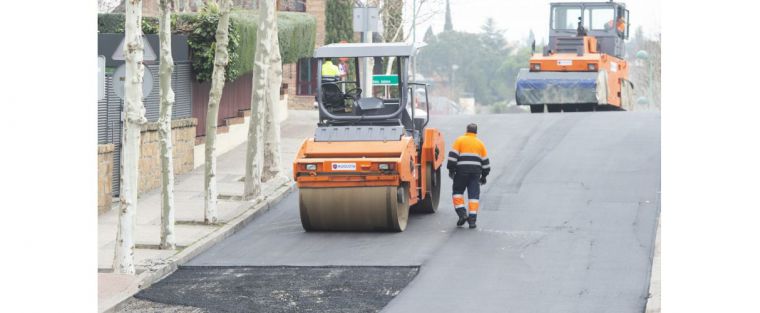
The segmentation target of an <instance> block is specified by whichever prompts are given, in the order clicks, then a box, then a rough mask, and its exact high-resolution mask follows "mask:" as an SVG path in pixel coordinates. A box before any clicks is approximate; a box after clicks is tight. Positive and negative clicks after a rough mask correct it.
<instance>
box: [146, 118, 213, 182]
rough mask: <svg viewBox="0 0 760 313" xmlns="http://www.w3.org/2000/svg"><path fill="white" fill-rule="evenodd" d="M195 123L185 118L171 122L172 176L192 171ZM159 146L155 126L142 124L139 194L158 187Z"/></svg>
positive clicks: (159, 169)
mask: <svg viewBox="0 0 760 313" xmlns="http://www.w3.org/2000/svg"><path fill="white" fill-rule="evenodd" d="M197 125H198V120H196V119H195V118H187V119H181V120H174V121H172V145H173V146H174V149H173V151H172V153H173V160H174V175H175V176H176V175H180V174H183V173H187V172H189V171H191V170H193V165H194V151H193V147H194V146H195V128H196V126H197ZM160 155H161V147H160V145H159V134H158V123H148V124H145V125H143V127H142V130H141V132H140V163H139V169H140V172H139V174H138V175H139V179H140V181H139V183H138V192H139V193H142V192H145V191H148V190H151V189H154V188H157V187H159V186H161V158H160Z"/></svg>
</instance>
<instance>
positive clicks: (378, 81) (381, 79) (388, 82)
mask: <svg viewBox="0 0 760 313" xmlns="http://www.w3.org/2000/svg"><path fill="white" fill-rule="evenodd" d="M372 85H375V86H395V85H398V75H372Z"/></svg>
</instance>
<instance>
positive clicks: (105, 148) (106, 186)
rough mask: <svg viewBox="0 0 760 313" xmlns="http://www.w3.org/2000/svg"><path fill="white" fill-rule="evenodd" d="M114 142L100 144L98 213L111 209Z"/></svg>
mask: <svg viewBox="0 0 760 313" xmlns="http://www.w3.org/2000/svg"><path fill="white" fill-rule="evenodd" d="M113 150H114V145H113V144H110V143H109V144H105V145H98V214H100V213H103V212H106V211H108V210H110V209H111V198H112V196H111V194H112V193H111V186H112V185H111V180H112V179H113Z"/></svg>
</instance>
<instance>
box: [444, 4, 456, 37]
mask: <svg viewBox="0 0 760 313" xmlns="http://www.w3.org/2000/svg"><path fill="white" fill-rule="evenodd" d="M453 30H454V25H452V24H451V7H450V6H449V0H446V23H445V24H443V31H445V32H448V31H453Z"/></svg>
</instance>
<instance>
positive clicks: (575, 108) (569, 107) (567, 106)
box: [562, 104, 578, 112]
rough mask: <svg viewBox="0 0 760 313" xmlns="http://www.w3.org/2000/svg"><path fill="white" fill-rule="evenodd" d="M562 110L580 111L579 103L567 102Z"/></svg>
mask: <svg viewBox="0 0 760 313" xmlns="http://www.w3.org/2000/svg"><path fill="white" fill-rule="evenodd" d="M562 112H578V105H577V104H565V105H563V106H562Z"/></svg>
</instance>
